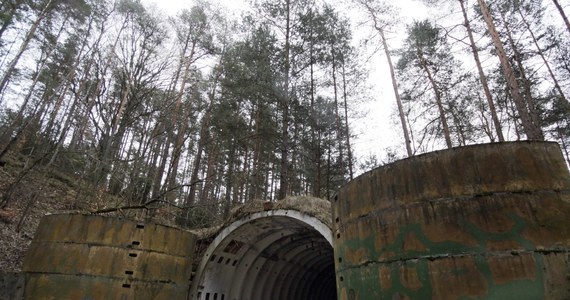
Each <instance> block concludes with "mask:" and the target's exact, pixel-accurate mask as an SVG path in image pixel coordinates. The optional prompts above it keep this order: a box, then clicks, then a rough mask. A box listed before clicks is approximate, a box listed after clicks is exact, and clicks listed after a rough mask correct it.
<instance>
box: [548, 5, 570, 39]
mask: <svg viewBox="0 0 570 300" xmlns="http://www.w3.org/2000/svg"><path fill="white" fill-rule="evenodd" d="M552 2H554V6H556V9H558V12H559V13H560V16H562V20H564V24H566V29H567V30H568V33H570V22H569V21H568V17H566V13H564V9H563V8H562V5H560V3H559V2H558V0H552Z"/></svg>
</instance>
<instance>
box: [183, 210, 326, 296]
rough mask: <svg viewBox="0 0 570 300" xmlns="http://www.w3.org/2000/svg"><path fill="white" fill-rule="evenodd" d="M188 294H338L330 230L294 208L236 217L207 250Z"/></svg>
mask: <svg viewBox="0 0 570 300" xmlns="http://www.w3.org/2000/svg"><path fill="white" fill-rule="evenodd" d="M190 299H199V300H261V299H274V300H290V299H296V300H309V299H311V300H331V299H337V292H336V281H335V269H334V253H333V248H332V233H331V229H330V228H329V227H328V226H327V225H325V224H324V223H322V222H321V221H320V220H319V219H317V218H315V217H312V216H309V215H306V214H304V213H301V212H298V211H295V210H269V211H263V212H258V213H254V214H251V215H248V216H246V217H244V218H242V219H239V220H238V221H235V222H234V223H232V224H231V225H229V226H227V227H226V228H224V229H223V230H222V231H221V233H219V234H218V236H217V237H216V238H215V239H214V241H213V242H212V244H210V246H209V247H208V249H207V250H206V253H205V255H204V256H203V258H202V261H201V262H200V265H199V267H198V269H197V271H196V275H195V277H194V280H193V284H192V287H191V290H190Z"/></svg>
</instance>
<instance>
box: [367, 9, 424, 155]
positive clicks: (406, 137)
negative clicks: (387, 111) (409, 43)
mask: <svg viewBox="0 0 570 300" xmlns="http://www.w3.org/2000/svg"><path fill="white" fill-rule="evenodd" d="M359 3H360V4H361V5H363V6H364V7H365V8H366V10H367V11H368V14H369V15H370V17H372V20H373V21H374V28H375V29H376V31H377V32H378V33H379V34H380V39H381V42H382V47H383V48H384V54H385V55H386V60H387V61H388V67H389V69H390V79H391V80H392V89H393V90H394V97H395V98H396V105H397V106H398V116H399V117H400V124H401V125H402V132H403V133H404V143H405V145H406V151H407V153H408V156H412V155H413V151H412V140H411V139H410V133H409V131H408V126H407V123H406V119H405V114H404V107H403V105H402V99H401V98H400V92H399V91H398V81H397V80H396V72H395V71H394V64H393V63H392V56H391V55H390V48H388V42H387V40H386V36H385V34H384V28H382V26H381V25H380V20H378V16H377V15H376V13H375V11H374V9H373V8H372V7H371V6H370V4H369V3H368V2H365V1H360V2H359Z"/></svg>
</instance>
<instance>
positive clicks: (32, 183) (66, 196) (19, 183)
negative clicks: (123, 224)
mask: <svg viewBox="0 0 570 300" xmlns="http://www.w3.org/2000/svg"><path fill="white" fill-rule="evenodd" d="M28 159H29V158H28V157H25V156H22V155H8V156H7V157H6V158H5V160H4V161H2V162H1V163H0V164H1V165H2V166H1V167H0V189H1V190H2V191H4V192H3V194H2V195H1V197H2V198H0V203H1V204H2V206H1V207H0V270H2V271H3V272H5V273H7V272H19V271H21V267H22V262H23V258H24V256H25V252H26V250H27V248H28V246H29V244H30V242H31V241H32V238H33V237H34V233H35V231H36V229H37V226H38V225H39V222H40V220H41V218H42V217H43V216H45V215H47V214H59V213H88V214H89V213H100V214H103V215H109V216H119V217H127V218H131V219H139V220H146V215H145V214H143V213H141V212H142V211H143V210H144V209H126V210H120V209H118V208H121V207H124V203H123V201H122V200H121V199H120V197H117V196H113V195H110V194H108V193H106V192H104V191H101V190H97V189H94V188H92V187H89V186H88V185H86V184H85V182H84V181H82V179H81V178H79V177H77V176H75V175H74V174H69V173H65V172H62V171H61V170H58V169H57V168H54V167H48V168H44V167H42V166H38V167H36V168H34V169H33V170H32V171H30V172H28V173H27V175H26V176H22V173H23V172H22V171H25V170H26V168H27V167H29V164H30V161H29V160H28ZM87 200H89V201H87ZM109 208H112V209H109ZM107 211H108V212H107ZM153 219H154V220H156V221H157V222H160V223H163V224H174V218H170V219H169V218H168V217H165V216H164V215H162V214H157V215H155V216H154V218H153Z"/></svg>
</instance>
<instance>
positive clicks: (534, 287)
mask: <svg viewBox="0 0 570 300" xmlns="http://www.w3.org/2000/svg"><path fill="white" fill-rule="evenodd" d="M509 218H510V219H511V220H513V221H514V225H513V226H512V227H511V228H510V230H509V231H506V232H499V233H496V232H487V231H485V230H483V229H481V228H479V227H478V226H477V225H475V224H473V223H471V222H468V221H466V220H463V221H462V223H461V224H459V225H460V227H461V228H462V229H463V230H464V231H465V232H466V233H467V234H468V235H470V236H471V237H472V238H473V239H474V240H475V241H476V242H477V245H475V246H473V245H464V244H461V243H458V242H455V241H449V240H448V241H441V242H433V241H431V240H430V239H429V238H428V237H427V236H426V235H425V234H424V232H423V231H422V226H421V224H419V223H413V224H409V225H406V226H403V227H402V228H400V230H399V232H398V235H397V236H396V238H395V239H394V242H393V243H392V244H389V245H383V246H382V247H381V248H380V249H378V248H377V247H376V244H375V241H376V239H375V236H374V235H370V236H368V237H366V238H365V239H360V240H359V239H351V240H345V241H344V243H342V245H337V246H338V247H337V254H338V255H340V256H341V257H344V255H345V253H346V252H347V251H351V252H352V253H354V252H356V251H358V250H359V249H362V248H364V249H366V250H367V253H368V257H365V258H363V261H362V262H360V263H357V264H356V265H351V264H350V263H348V262H346V261H345V262H344V263H343V264H341V267H340V268H339V270H338V271H339V274H342V276H344V278H345V281H344V282H341V283H340V284H341V286H342V287H346V288H347V290H349V289H353V290H355V291H356V292H357V294H358V295H359V296H358V299H360V300H368V299H370V300H372V299H392V297H395V296H407V297H409V298H411V299H431V298H432V297H433V287H432V285H433V283H432V278H431V274H432V272H436V271H437V270H430V268H429V265H430V264H429V261H431V260H438V259H449V257H453V256H460V257H471V258H472V259H474V261H475V266H476V269H477V271H479V272H480V273H481V274H482V276H483V278H484V281H485V283H486V286H487V291H486V293H485V296H483V297H481V298H477V297H475V298H474V297H463V298H460V299H463V300H467V299H497V300H499V299H500V300H503V299H541V298H543V297H544V294H545V291H544V284H543V282H544V271H543V266H544V261H543V257H542V255H541V254H539V253H534V254H533V258H534V263H535V265H534V270H535V278H534V279H520V280H512V281H510V282H507V283H505V284H497V283H495V281H494V279H493V274H492V271H491V266H490V265H489V261H488V255H493V254H491V253H488V249H487V244H488V242H502V241H505V242H509V241H515V242H516V243H517V244H518V245H520V246H521V247H523V249H524V250H526V251H528V252H532V251H534V250H535V247H534V245H533V243H532V242H530V241H528V240H526V239H525V238H524V237H523V235H522V232H523V230H524V229H525V228H526V227H527V223H526V221H525V220H524V219H523V218H521V217H520V216H518V215H516V214H515V213H512V214H511V215H509ZM377 234H381V233H380V232H378V233H377ZM410 234H414V235H415V236H416V237H417V239H418V240H419V241H420V242H421V243H422V244H423V246H425V250H423V251H419V250H411V251H404V250H403V249H404V244H405V242H406V237H407V236H409V235H410ZM390 255H392V256H391V257H390ZM394 255H395V256H394ZM507 255H511V254H510V253H508V254H507ZM383 257H390V258H389V259H382V258H383ZM381 266H383V267H387V268H389V270H390V276H391V282H390V286H389V287H382V286H380V280H379V272H378V270H379V268H380V267H381ZM404 267H406V268H412V269H413V270H415V272H416V273H417V278H414V279H413V280H417V281H418V282H419V284H418V282H416V283H415V284H416V287H415V288H414V289H412V288H409V287H406V286H405V285H404V282H402V279H401V277H400V270H401V268H404ZM446 271H447V272H449V274H450V275H452V276H456V277H466V276H463V275H468V274H469V272H472V271H473V270H470V269H468V268H465V267H461V266H457V267H456V268H454V269H451V270H446ZM379 286H380V287H379ZM378 287H379V288H378ZM375 290H380V294H381V295H378V294H377V293H376V292H375Z"/></svg>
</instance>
